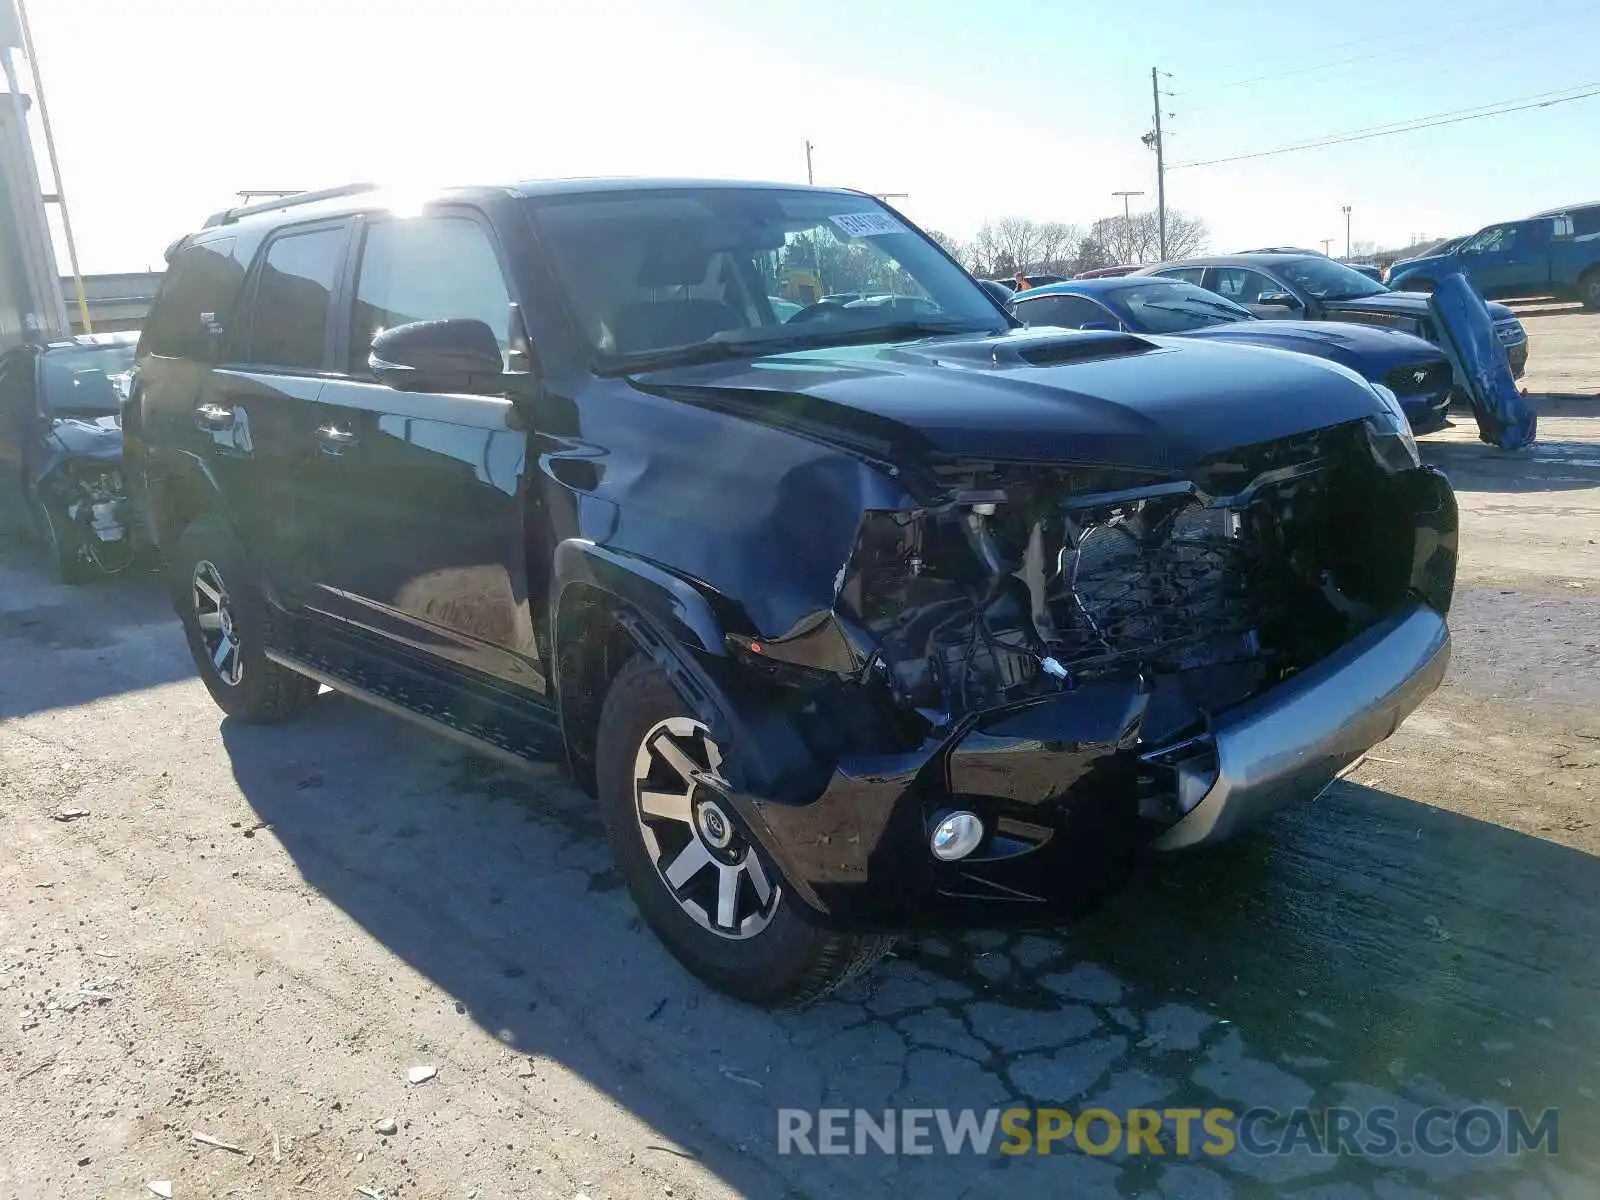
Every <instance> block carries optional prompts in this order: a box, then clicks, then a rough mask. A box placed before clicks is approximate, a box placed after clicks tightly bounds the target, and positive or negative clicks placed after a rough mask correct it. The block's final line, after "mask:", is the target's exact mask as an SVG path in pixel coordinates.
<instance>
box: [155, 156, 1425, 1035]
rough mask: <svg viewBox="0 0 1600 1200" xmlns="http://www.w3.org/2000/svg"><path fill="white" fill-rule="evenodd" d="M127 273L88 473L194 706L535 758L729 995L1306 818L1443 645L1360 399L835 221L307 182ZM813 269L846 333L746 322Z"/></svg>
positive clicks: (686, 193) (651, 190) (1387, 421)
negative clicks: (128, 361) (126, 506)
mask: <svg viewBox="0 0 1600 1200" xmlns="http://www.w3.org/2000/svg"><path fill="white" fill-rule="evenodd" d="M402 202H403V206H402V207H396V205H397V203H402ZM169 261H170V265H169V268H168V270H167V273H166V278H165V282H164V284H163V287H162V291H161V295H160V297H159V298H158V300H157V301H156V305H155V309H154V312H153V314H152V316H151V319H150V322H149V325H148V327H147V329H146V332H145V334H144V337H143V340H142V341H141V343H140V347H139V356H138V363H137V367H136V370H135V374H134V379H133V385H132V397H131V399H130V401H129V404H128V414H127V422H126V434H127V444H128V456H129V462H130V469H131V471H132V473H133V475H134V476H135V478H136V481H137V482H138V484H139V487H140V492H141V494H142V495H143V497H144V508H145V511H146V512H147V513H148V514H149V517H150V520H151V523H152V527H153V532H154V534H155V536H156V538H157V540H158V541H159V543H160V546H161V547H162V549H163V550H164V551H165V557H166V561H167V571H168V577H169V580H170V586H171V590H172V596H173V601H174V605H175V607H176V610H177V612H178V615H179V618H180V619H181V621H182V623H183V628H184V631H185V633H186V636H187V638H188V642H189V645H190V648H191V650H192V652H193V655H194V660H195V663H196V666H197V668H198V670H199V672H200V674H201V677H202V679H203V680H204V682H205V685H206V687H207V688H208V689H209V690H210V692H211V695H212V696H213V697H214V698H215V699H216V702H217V703H218V705H219V706H220V707H221V708H222V709H223V710H224V711H226V712H227V713H229V714H231V715H232V716H233V717H235V718H236V719H238V720H240V721H242V722H258V723H265V722H274V721H281V720H285V719H287V718H289V717H292V716H294V715H296V714H298V713H300V712H301V711H302V710H304V709H305V708H306V707H307V705H308V704H310V702H311V701H312V698H313V697H314V695H315V693H316V691H317V686H318V683H319V681H320V682H322V683H327V684H329V685H331V686H333V687H335V688H338V689H340V690H342V691H345V692H348V693H351V694H353V695H356V696H359V697H362V698H364V699H366V700H368V701H371V702H372V703H374V704H377V705H380V706H382V707H383V708H385V709H388V710H389V711H391V712H395V713H398V714H400V715H403V716H405V717H407V718H409V719H411V720H413V721H416V722H419V723H420V724H422V725H424V726H426V727H428V728H430V729H433V730H435V731H438V732H440V733H443V734H447V735H450V736H453V737H456V738H458V739H461V740H462V741H464V742H465V743H467V744H468V745H470V746H471V747H473V748H475V749H476V750H478V751H480V752H482V753H485V754H490V755H493V756H496V757H499V758H502V759H506V760H509V761H512V762H522V761H525V760H527V759H530V758H539V757H551V756H556V757H562V758H564V759H565V760H566V761H567V762H568V764H569V765H570V767H571V770H572V773H573V775H574V777H575V778H576V780H577V782H578V783H579V784H580V785H581V786H582V787H584V788H586V789H588V790H589V791H590V792H591V794H593V795H594V796H595V797H596V798H597V803H598V806H599V808H600V809H601V811H602V813H603V815H604V817H605V820H606V823H607V826H608V828H609V831H610V837H611V842H612V846H613V848H614V851H615V854H616V858H617V862H618V865H619V869H620V871H621V873H622V875H623V876H624V878H625V879H626V880H627V883H628V886H629V888H630V890H631V891H632V894H633V896H634V899H635V901H636V902H637V903H638V905H639V907H640V910H641V912H642V913H643V915H644V917H645V918H646V920H647V921H648V922H649V924H650V925H651V927H652V928H653V929H654V930H655V931H656V932H657V934H658V935H659V936H660V937H661V938H662V940H663V941H664V942H665V943H666V944H667V946H668V947H669V948H670V949H671V950H672V952H673V953H674V954H675V955H677V957H678V958H679V959H680V960H681V961H682V962H683V963H685V964H686V965H687V966H688V967H689V968H690V969H691V970H693V971H695V972H696V973H697V974H699V975H700V976H701V977H702V978H704V979H706V980H708V981H709V982H711V983H712V984H714V985H715V986H717V987H720V988H723V989H724V990H726V991H728V992H729V993H731V994H733V995H735V996H739V997H742V998H744V999H746V1000H750V1001H754V1002H758V1003H764V1004H780V1003H783V1004H795V1003H802V1002H804V1001H806V1000H809V999H811V998H813V997H815V996H817V995H820V994H821V993H823V992H824V991H826V990H827V989H829V988H830V987H832V986H834V985H835V984H837V983H838V982H839V981H840V980H842V979H844V978H846V977H848V976H849V975H850V974H851V973H852V972H855V971H857V970H860V969H862V968H863V967H865V966H867V965H868V964H870V963H871V962H872V961H873V960H874V959H876V958H877V957H878V956H879V955H880V954H882V953H883V952H884V950H885V948H886V947H887V945H888V939H889V937H890V936H892V935H893V934H894V933H895V932H896V931H899V930H903V929H907V928H915V927H930V926H931V927H959V926H971V925H1002V924H1003V925H1017V924H1029V925H1043V924H1048V923H1050V922H1052V921H1056V920H1059V919H1061V918H1062V917H1063V916H1065V915H1068V914H1070V913H1073V912H1076V911H1079V910H1080V909H1081V908H1082V906H1083V905H1084V904H1085V903H1086V902H1088V901H1090V900H1092V899H1094V898H1095V897H1097V896H1099V895H1102V894H1104V893H1105V891H1106V890H1107V889H1109V888H1111V887H1114V886H1115V885H1116V884H1117V883H1118V882H1119V881H1120V880H1121V879H1122V878H1123V876H1124V872H1125V871H1126V869H1127V865H1128V863H1129V861H1130V860H1131V858H1132V857H1133V855H1134V854H1136V853H1137V852H1139V851H1140V850H1141V849H1142V848H1144V847H1147V846H1151V845H1154V846H1156V847H1158V848H1166V849H1175V848H1181V847H1189V846H1197V845H1203V844H1206V843H1210V842H1213V841H1216V840H1219V839H1221V838H1224V837H1227V836H1228V835H1229V834H1231V833H1232V832H1233V831H1234V830H1235V829H1237V828H1238V827H1240V826H1241V825H1243V824H1244V823H1246V822H1247V821H1249V820H1250V819H1252V818H1253V817H1255V816H1257V815H1259V814H1261V813H1263V812H1265V811H1267V810H1269V809H1271V808H1273V807H1275V806H1277V805H1279V804H1282V803H1285V802H1286V801H1288V800H1291V799H1294V798H1296V797H1302V798H1303V797H1307V796H1311V795H1314V794H1316V793H1317V792H1318V791H1319V790H1320V789H1321V788H1322V787H1324V786H1326V784H1327V783H1328V782H1329V781H1330V780H1331V779H1332V778H1333V777H1334V775H1335V773H1336V772H1338V771H1339V770H1340V769H1341V768H1342V767H1343V766H1344V765H1345V764H1346V763H1348V762H1349V761H1350V760H1351V759H1352V758H1353V757H1354V756H1355V755H1357V754H1359V753H1361V752H1362V751H1364V750H1366V749H1367V748H1368V747H1369V746H1371V745H1372V744H1373V743H1375V742H1377V741H1379V740H1381V739H1383V738H1385V737H1387V736H1388V735H1389V734H1390V733H1391V732H1392V731H1393V730H1394V728H1395V727H1396V725H1397V724H1398V723H1399V722H1400V721H1401V720H1402V719H1403V718H1404V717H1405V716H1406V715H1407V714H1408V713H1409V712H1410V711H1411V710H1412V709H1413V708H1414V707H1415V706H1416V704H1418V703H1419V702H1420V701H1421V700H1422V698H1423V697H1424V696H1425V695H1426V694H1427V693H1428V692H1429V691H1431V690H1432V689H1433V688H1434V687H1435V686H1436V685H1437V683H1438V681H1439V678H1440V676H1441V674H1442V672H1443V670H1444V667H1445V663H1446V661H1447V659H1448V654H1449V635H1448V632H1447V629H1446V625H1445V613H1446V611H1447V610H1448V608H1449V605H1450V600H1451V593H1452V589H1453V586H1454V577H1455V556H1456V518H1455V507H1454V500H1453V496H1452V493H1451V491H1450V488H1449V486H1448V484H1447V483H1446V482H1445V480H1444V478H1443V477H1442V476H1441V475H1440V474H1438V473H1437V472H1435V471H1432V470H1430V469H1428V468H1426V467H1422V466H1420V465H1419V463H1418V459H1417V454H1416V446H1415V443H1414V442H1413V441H1412V440H1411V436H1410V433H1409V431H1408V430H1407V428H1406V423H1405V417H1404V414H1403V413H1402V412H1401V410H1400V407H1399V405H1398V403H1397V402H1396V401H1395V398H1394V396H1393V395H1392V394H1391V393H1388V392H1386V391H1385V390H1384V389H1382V388H1378V387H1374V386H1371V385H1369V384H1368V383H1367V382H1365V381H1364V380H1362V379H1361V378H1360V377H1359V376H1358V375H1356V374H1355V373H1353V372H1350V371H1347V370H1345V369H1344V368H1342V367H1338V366H1335V365H1332V364H1329V363H1326V362H1323V361H1321V360H1318V359H1313V358H1309V357H1303V356H1297V355H1289V354H1282V353H1279V352H1277V351H1271V350H1261V349H1257V348H1254V347H1243V346H1232V345H1225V344H1220V343H1211V342H1202V341H1200V340H1197V339H1187V340H1177V339H1175V340H1171V341H1168V340H1165V339H1161V338H1142V337H1135V336H1131V335H1128V334H1122V333H1079V332H1066V331H1062V330H1026V329H1022V328H1020V327H1019V326H1018V325H1017V323H1016V322H1015V321H1014V320H1013V319H1012V318H1011V317H1009V316H1008V315H1007V314H1006V313H1004V312H1003V311H1002V309H1001V308H1000V307H999V306H998V305H996V304H995V303H994V302H993V301H992V300H991V299H990V298H989V296H988V295H987V293H986V292H985V291H984V290H983V289H982V288H981V287H980V286H979V285H978V284H977V283H976V282H975V281H974V280H973V279H972V278H971V276H969V275H968V274H967V273H966V272H965V271H964V270H963V269H962V268H961V267H960V266H959V265H958V264H957V263H956V262H955V261H954V260H952V259H951V258H949V257H948V256H947V255H946V254H945V253H944V252H943V251H942V250H940V249H939V248H938V246H937V245H936V244H934V243H933V242H932V241H931V240H930V239H928V238H927V237H926V236H924V235H923V234H922V233H921V232H920V231H918V230H916V229H915V228H913V227H911V226H909V225H907V224H906V223H905V222H904V220H903V219H902V218H901V217H900V216H899V215H898V214H896V213H895V212H894V211H893V210H891V209H889V208H887V207H886V206H884V205H883V204H882V203H880V202H879V201H877V200H874V199H873V198H872V197H869V196H865V195H862V194H858V193H854V192H846V191H836V190H827V189H820V188H819V189H811V188H797V187H784V186H777V185H760V184H747V185H746V184H726V183H694V182H682V181H660V182H648V181H627V180H616V181H605V182H599V181H568V182H560V183H524V184H513V185H510V186H499V187H484V188H465V189H460V190H454V191H448V192H441V193H438V194H436V195H433V196H431V197H428V198H426V202H425V203H422V204H420V205H419V204H418V202H417V197H415V196H414V195H409V196H401V197H398V198H397V197H392V196H390V195H388V194H386V193H383V192H381V191H376V190H373V189H370V188H351V189H341V190H340V191H338V192H335V193H327V194H321V195H308V196H302V197H299V198H297V199H295V200H293V201H290V202H281V201H280V202H275V203H273V204H269V205H266V206H262V207H258V208H254V209H244V210H238V211H233V212H228V213H223V214H219V215H218V216H217V217H215V218H213V219H212V220H211V221H210V222H208V223H207V225H206V227H205V228H203V229H201V230H199V231H197V232H196V233H194V234H191V235H190V236H187V237H185V238H183V239H181V240H180V241H178V242H177V243H176V244H175V245H174V246H173V248H172V250H171V252H170V256H169ZM819 264H820V266H819ZM822 266H825V267H826V273H827V284H828V287H829V288H830V289H838V290H841V291H848V292H855V293H859V294H861V295H864V296H871V297H874V298H875V302H874V303H873V304H870V305H866V306H860V305H855V304H845V305H834V304H829V303H826V302H824V303H820V304H813V305H809V306H807V307H803V308H801V309H800V310H799V311H796V312H792V313H789V314H788V315H787V319H785V317H784V314H782V313H779V312H776V311H774V308H773V305H772V301H771V297H774V296H783V295H786V294H791V295H792V294H794V292H795V291H796V290H797V289H798V287H799V286H800V282H801V281H804V280H813V281H814V280H815V278H816V276H817V274H818V272H819V270H820V269H821V267H822Z"/></svg>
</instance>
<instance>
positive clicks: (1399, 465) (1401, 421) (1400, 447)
mask: <svg viewBox="0 0 1600 1200" xmlns="http://www.w3.org/2000/svg"><path fill="white" fill-rule="evenodd" d="M1368 386H1369V387H1371V388H1372V391H1373V393H1374V394H1375V395H1376V396H1377V397H1378V401H1379V402H1380V403H1381V404H1382V405H1383V409H1384V411H1383V414H1382V415H1381V416H1374V417H1368V418H1367V440H1368V441H1369V442H1370V443H1371V445H1372V454H1373V457H1375V458H1376V459H1377V460H1378V461H1379V462H1380V463H1382V464H1383V465H1384V467H1385V468H1387V469H1388V470H1390V471H1409V470H1412V469H1413V468H1415V467H1419V466H1421V465H1422V455H1421V454H1420V453H1419V452H1418V450H1417V439H1416V437H1415V436H1413V434H1412V432H1411V422H1410V421H1409V420H1408V419H1407V418H1406V410H1405V409H1404V408H1402V407H1401V406H1400V398H1399V397H1398V396H1396V395H1395V394H1394V392H1392V391H1390V390H1389V389H1388V388H1386V387H1384V386H1383V384H1381V383H1373V384H1369V385H1368Z"/></svg>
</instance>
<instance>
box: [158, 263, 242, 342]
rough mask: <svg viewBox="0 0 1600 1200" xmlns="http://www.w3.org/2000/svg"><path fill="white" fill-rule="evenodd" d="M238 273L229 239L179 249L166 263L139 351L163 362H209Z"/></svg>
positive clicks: (230, 304) (229, 309)
mask: <svg viewBox="0 0 1600 1200" xmlns="http://www.w3.org/2000/svg"><path fill="white" fill-rule="evenodd" d="M244 270H245V264H244V263H242V262H241V261H239V258H238V255H237V250H236V243H235V240H234V239H233V238H218V239H216V240H214V241H210V242H204V243H200V244H197V245H189V246H185V247H184V248H183V249H181V250H179V251H178V252H177V253H176V254H174V255H173V256H172V261H171V262H170V263H168V264H167V271H166V276H165V278H164V279H163V280H162V282H161V292H160V294H159V295H158V296H157V297H156V302H155V305H154V307H153V308H152V309H151V310H150V319H149V321H148V322H146V324H145V330H144V338H143V345H142V346H141V347H140V348H141V350H143V351H146V352H148V353H150V354H159V355H161V356H162V357H163V358H190V359H198V360H201V361H210V359H211V357H212V350H213V347H214V346H215V344H216V335H217V334H218V333H220V332H221V330H222V323H223V322H224V321H225V320H227V319H228V314H229V313H230V312H232V310H233V306H234V302H235V300H236V299H237V298H238V295H239V285H240V284H241V283H243V282H244Z"/></svg>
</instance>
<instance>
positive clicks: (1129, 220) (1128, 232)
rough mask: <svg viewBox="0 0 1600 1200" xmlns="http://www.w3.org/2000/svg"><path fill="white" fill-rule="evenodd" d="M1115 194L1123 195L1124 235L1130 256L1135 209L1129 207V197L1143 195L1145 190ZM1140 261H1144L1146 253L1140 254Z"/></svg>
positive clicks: (1115, 193) (1117, 193)
mask: <svg viewBox="0 0 1600 1200" xmlns="http://www.w3.org/2000/svg"><path fill="white" fill-rule="evenodd" d="M1111 194H1112V195H1113V196H1121V197H1122V236H1123V239H1124V242H1125V244H1126V246H1127V247H1128V255H1127V257H1128V258H1130V259H1131V258H1132V257H1133V211H1132V210H1131V209H1130V208H1129V207H1128V199H1129V197H1132V196H1142V195H1144V193H1143V192H1112V193H1111ZM1139 261H1140V262H1143V261H1144V255H1142V254H1141V255H1140V256H1139Z"/></svg>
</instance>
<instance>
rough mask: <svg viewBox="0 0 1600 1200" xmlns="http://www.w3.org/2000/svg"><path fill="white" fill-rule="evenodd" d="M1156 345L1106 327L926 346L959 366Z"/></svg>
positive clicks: (1090, 358) (1096, 358)
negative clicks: (1104, 328)
mask: <svg viewBox="0 0 1600 1200" xmlns="http://www.w3.org/2000/svg"><path fill="white" fill-rule="evenodd" d="M1156 349H1159V347H1158V346H1157V345H1156V344H1155V343H1154V342H1151V341H1146V340H1145V339H1144V338H1140V337H1134V336H1133V335H1131V334H1126V333H1112V332H1111V331H1109V330H1083V331H1074V330H1065V329H1059V330H1058V329H1041V330H1037V331H1032V330H1030V331H1028V332H1026V333H1023V332H1018V333H1013V334H1010V335H1006V336H1001V337H985V338H974V339H973V340H971V341H965V340H963V341H951V342H943V343H940V344H938V345H936V346H929V347H926V348H925V349H924V348H922V347H918V348H917V350H916V351H914V352H920V353H921V354H922V355H925V356H926V357H928V358H934V359H937V360H938V361H939V362H941V363H944V364H945V365H947V366H960V367H967V368H973V367H991V368H992V367H1024V366H1027V367H1055V366H1062V365H1064V364H1067V363H1075V362H1100V361H1104V360H1105V359H1111V358H1127V357H1129V356H1130V355H1134V354H1144V353H1146V352H1148V351H1151V350H1156Z"/></svg>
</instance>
